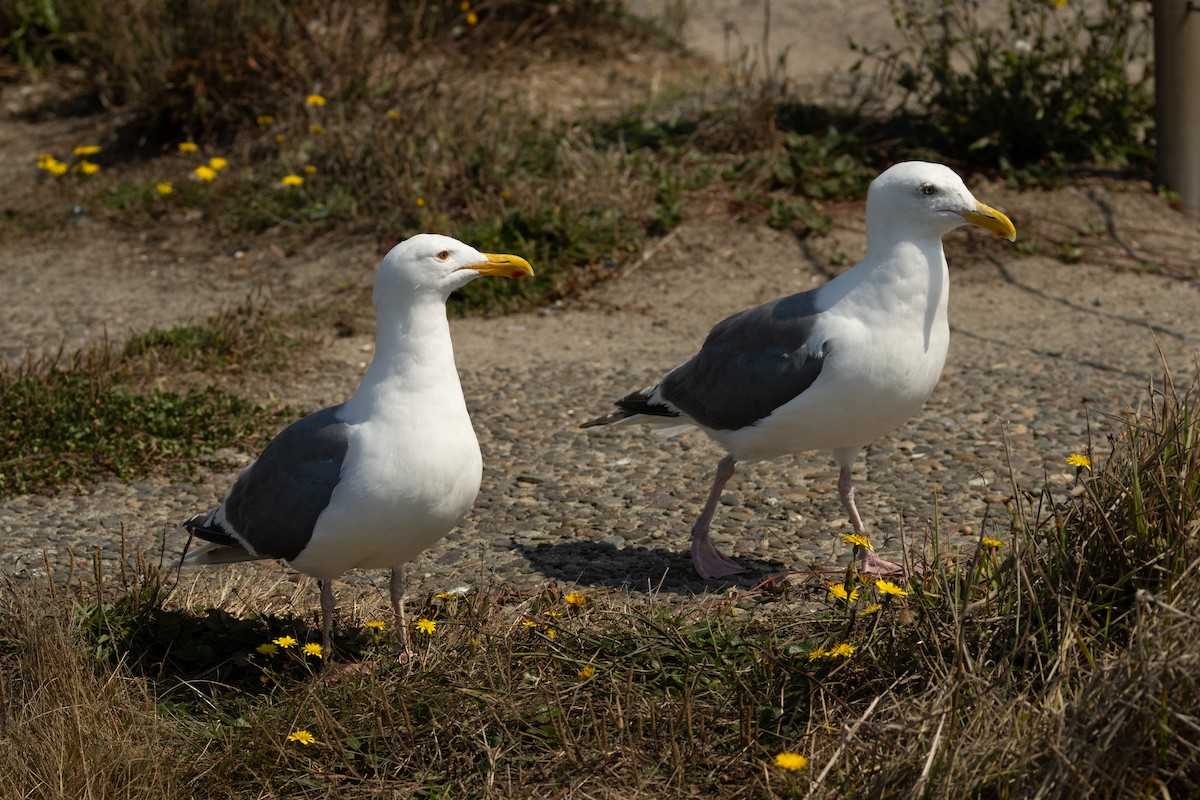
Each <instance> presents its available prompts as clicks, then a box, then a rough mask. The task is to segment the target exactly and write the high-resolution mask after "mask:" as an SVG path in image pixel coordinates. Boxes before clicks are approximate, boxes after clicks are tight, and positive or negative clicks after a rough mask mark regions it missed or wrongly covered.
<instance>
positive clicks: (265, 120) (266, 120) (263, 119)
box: [254, 114, 275, 128]
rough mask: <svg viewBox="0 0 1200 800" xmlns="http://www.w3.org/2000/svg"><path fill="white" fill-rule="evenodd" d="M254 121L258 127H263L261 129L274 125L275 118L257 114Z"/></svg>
mask: <svg viewBox="0 0 1200 800" xmlns="http://www.w3.org/2000/svg"><path fill="white" fill-rule="evenodd" d="M254 121H255V122H257V123H258V124H259V126H260V127H263V128H265V127H267V126H268V125H274V124H275V118H274V117H272V116H271V115H270V114H259V115H258V116H257V117H255V118H254Z"/></svg>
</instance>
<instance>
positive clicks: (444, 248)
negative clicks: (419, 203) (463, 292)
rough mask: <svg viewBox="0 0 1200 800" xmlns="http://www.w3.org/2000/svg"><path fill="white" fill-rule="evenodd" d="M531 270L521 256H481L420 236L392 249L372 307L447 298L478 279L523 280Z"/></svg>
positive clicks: (441, 238)
mask: <svg viewBox="0 0 1200 800" xmlns="http://www.w3.org/2000/svg"><path fill="white" fill-rule="evenodd" d="M532 274H533V267H531V266H529V262H528V261H526V260H525V259H523V258H521V257H520V256H513V255H507V254H504V253H481V252H480V251H478V250H476V249H475V248H474V247H471V246H470V245H469V244H463V243H462V242H460V241H458V240H457V239H452V238H451V237H449V236H442V235H440V234H436V233H419V234H417V235H416V236H413V237H412V238H409V239H405V240H404V241H403V242H401V243H400V244H398V245H396V246H395V247H393V248H392V249H391V250H390V251H388V254H387V255H386V256H384V257H383V261H381V262H380V263H379V269H378V270H377V271H376V273H375V290H374V299H375V305H376V306H377V307H378V306H380V305H381V304H383V303H393V302H411V301H412V299H413V298H415V297H417V296H430V297H436V298H440V299H441V300H442V302H445V300H446V298H447V297H449V296H450V293H451V292H453V291H454V290H455V289H459V288H461V287H463V286H466V285H467V284H468V283H470V282H471V281H473V280H475V279H476V278H478V277H479V276H481V275H499V276H501V277H504V278H524V277H526V276H529V275H532Z"/></svg>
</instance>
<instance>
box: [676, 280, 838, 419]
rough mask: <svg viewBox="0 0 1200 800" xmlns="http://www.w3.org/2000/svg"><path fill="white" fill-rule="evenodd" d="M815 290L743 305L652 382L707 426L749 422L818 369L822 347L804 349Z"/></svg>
mask: <svg viewBox="0 0 1200 800" xmlns="http://www.w3.org/2000/svg"><path fill="white" fill-rule="evenodd" d="M815 300H816V292H815V291H814V292H804V293H802V294H795V295H791V296H790V297H782V298H780V299H778V300H773V301H771V302H770V303H765V304H764V305H761V306H757V307H755V308H751V309H747V310H746V311H742V312H741V313H739V314H734V315H733V316H732V317H729V318H728V319H726V320H724V321H722V322H721V323H719V324H718V325H717V326H716V327H715V328H713V329H712V331H711V332H709V334H708V338H707V339H706V340H705V342H704V346H703V347H702V348H700V352H699V353H697V354H696V355H695V356H693V357H692V359H691V360H690V361H687V362H686V363H684V364H682V365H680V366H679V367H677V368H676V369H674V370H672V371H671V372H670V374H668V375H667V376H666V377H665V378H663V380H662V382H661V383H660V384H659V391H660V396H661V397H662V398H663V399H664V400H666V401H667V402H669V403H670V404H671V405H673V406H675V407H676V408H678V409H679V410H680V411H681V412H683V413H684V414H686V415H687V416H689V417H691V418H692V419H694V420H695V421H696V422H698V423H700V424H701V425H703V426H705V427H707V428H713V429H715V430H734V429H737V428H744V427H746V426H748V425H753V424H754V423H755V422H757V421H758V420H760V419H762V418H763V417H766V416H767V415H769V414H770V413H771V412H773V411H774V410H775V409H776V408H779V407H780V406H782V405H783V404H785V403H787V402H788V401H789V400H792V399H793V398H795V397H796V396H797V395H799V394H800V393H801V392H803V391H804V390H805V389H807V388H808V387H809V386H812V384H813V381H815V380H816V379H817V376H818V375H820V374H821V367H822V366H824V363H825V357H826V355H828V350H829V348H828V346H827V345H826V344H821V345H820V346H819V347H818V348H815V349H812V350H810V348H809V342H808V339H809V337H810V336H811V334H812V331H813V326H814V325H815V324H816V321H817V318H818V315H819V311H818V310H817V307H816V303H815Z"/></svg>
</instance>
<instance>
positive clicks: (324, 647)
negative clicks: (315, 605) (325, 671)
mask: <svg viewBox="0 0 1200 800" xmlns="http://www.w3.org/2000/svg"><path fill="white" fill-rule="evenodd" d="M317 582H318V583H319V584H320V585H321V652H322V653H323V654H324V655H325V663H327V664H328V663H329V662H331V661H332V660H333V636H332V631H333V608H334V605H335V603H334V599H333V578H322V579H321V580H319V581H317Z"/></svg>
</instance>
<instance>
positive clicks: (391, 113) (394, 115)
mask: <svg viewBox="0 0 1200 800" xmlns="http://www.w3.org/2000/svg"><path fill="white" fill-rule="evenodd" d="M387 115H388V119H391V120H397V119H400V112H399V111H397V110H396V109H394V108H389V109H388V112H387Z"/></svg>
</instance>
